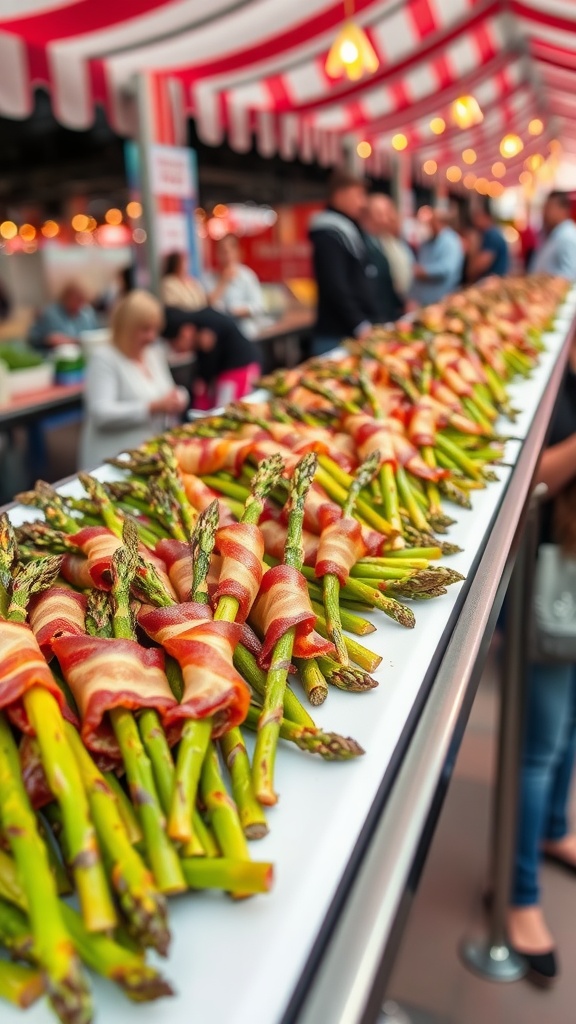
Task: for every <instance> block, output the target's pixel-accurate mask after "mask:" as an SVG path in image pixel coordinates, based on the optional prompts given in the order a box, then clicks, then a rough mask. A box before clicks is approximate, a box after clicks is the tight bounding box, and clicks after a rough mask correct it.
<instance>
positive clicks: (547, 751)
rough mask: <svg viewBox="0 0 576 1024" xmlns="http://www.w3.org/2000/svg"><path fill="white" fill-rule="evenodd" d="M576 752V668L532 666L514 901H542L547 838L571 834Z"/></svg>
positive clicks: (519, 903) (523, 904)
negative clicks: (542, 858) (569, 811)
mask: <svg viewBox="0 0 576 1024" xmlns="http://www.w3.org/2000/svg"><path fill="white" fill-rule="evenodd" d="M575 752H576V666H574V665H532V666H531V667H530V675H529V678H528V690H527V706H526V723H525V737H524V750H523V757H522V767H521V775H520V802H519V815H518V836H517V840H516V861H515V868H514V877H513V886H512V903H513V905H514V906H518V907H527V906H533V905H534V904H537V903H538V902H539V888H538V866H539V860H540V850H541V846H542V843H543V842H544V841H545V840H547V839H548V840H558V839H562V837H563V836H565V835H566V834H567V832H568V821H567V808H568V798H569V793H570V782H571V779H572V768H573V765H574V754H575Z"/></svg>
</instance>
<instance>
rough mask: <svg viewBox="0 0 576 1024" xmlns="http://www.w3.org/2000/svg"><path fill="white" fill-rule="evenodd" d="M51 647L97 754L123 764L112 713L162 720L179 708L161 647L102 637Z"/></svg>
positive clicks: (63, 639)
mask: <svg viewBox="0 0 576 1024" xmlns="http://www.w3.org/2000/svg"><path fill="white" fill-rule="evenodd" d="M52 647H53V651H54V654H55V655H56V657H57V658H58V661H59V662H60V667H61V669H62V672H63V674H64V678H65V679H66V682H67V683H68V685H69V687H70V689H71V691H72V694H73V696H74V700H75V701H76V704H77V706H78V710H79V712H80V717H81V722H82V724H81V727H80V735H81V736H82V739H83V741H84V743H85V745H86V746H87V747H88V749H89V750H92V751H94V753H99V754H104V755H107V756H108V757H112V758H114V759H115V760H121V755H120V748H119V747H118V744H117V742H116V738H115V736H114V733H113V731H112V727H111V725H110V723H109V722H108V720H107V719H106V712H107V711H111V710H112V708H128V709H129V710H131V711H134V710H136V709H137V708H154V709H155V710H156V711H158V713H159V714H160V715H161V717H162V718H163V719H164V718H165V717H166V715H167V713H168V712H169V711H170V710H171V708H173V707H174V706H175V705H176V704H177V701H176V699H175V697H174V694H173V693H172V690H171V689H170V684H169V682H168V680H167V678H166V673H165V671H164V652H163V651H161V650H160V649H159V648H157V647H153V648H145V647H141V646H140V644H138V643H136V641H135V640H118V639H110V638H106V637H101V636H61V637H57V638H56V639H55V640H54V641H53V644H52Z"/></svg>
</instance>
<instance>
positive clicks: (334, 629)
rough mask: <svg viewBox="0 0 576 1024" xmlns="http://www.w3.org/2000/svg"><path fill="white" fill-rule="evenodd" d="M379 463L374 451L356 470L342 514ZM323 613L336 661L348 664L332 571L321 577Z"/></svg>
mask: <svg viewBox="0 0 576 1024" xmlns="http://www.w3.org/2000/svg"><path fill="white" fill-rule="evenodd" d="M379 463H380V452H378V451H374V452H372V454H371V455H369V456H368V458H367V459H365V461H364V462H362V463H361V465H360V466H359V467H358V469H357V470H356V473H355V475H354V479H353V481H352V483H351V485H350V489H349V492H348V497H347V498H346V502H345V504H344V508H343V510H342V511H343V514H344V516H345V517H346V516H351V515H352V513H353V511H354V506H355V504H356V501H357V499H358V495H359V494H360V491H361V490H362V489H363V488H364V487H366V486H367V485H368V484H369V483H370V481H371V480H372V479H373V477H374V474H375V473H376V471H377V469H378V465H379ZM322 591H323V598H324V614H325V617H326V626H327V629H328V635H329V637H330V639H331V640H332V643H333V644H334V647H335V648H336V657H337V658H338V661H339V662H340V663H341V664H342V665H344V667H346V666H347V665H348V664H349V659H348V651H347V648H346V644H345V642H344V633H343V628H342V618H341V614H340V580H339V579H338V576H336V575H334V574H333V573H326V575H325V576H324V577H323V579H322Z"/></svg>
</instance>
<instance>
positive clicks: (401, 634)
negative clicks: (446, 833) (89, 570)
mask: <svg viewBox="0 0 576 1024" xmlns="http://www.w3.org/2000/svg"><path fill="white" fill-rule="evenodd" d="M575 312H576V293H574V292H572V293H570V295H569V296H568V298H567V299H566V300H565V302H564V303H563V305H562V307H561V308H560V309H559V310H558V312H557V315H556V318H555V322H554V325H553V327H552V328H551V329H550V330H548V331H547V332H546V334H545V335H544V338H543V341H544V349H543V351H542V352H541V354H540V357H539V360H538V364H537V365H536V366H535V368H534V369H533V372H532V373H531V375H530V377H525V378H524V379H522V380H521V381H520V382H518V381H517V380H515V381H514V382H513V383H512V384H510V387H509V391H510V398H511V401H512V403H513V404H514V406H516V407H517V409H518V410H519V415H518V417H517V419H516V421H515V423H514V426H513V428H511V427H510V423H509V421H506V420H499V421H498V423H497V429H498V432H499V433H503V434H508V435H509V434H511V433H513V435H514V438H513V439H511V440H509V441H508V442H507V443H506V448H505V453H504V458H503V460H502V462H501V464H500V465H499V467H498V469H497V478H498V479H497V480H494V481H492V482H491V483H490V485H489V486H488V487H486V488H485V489H481V490H475V491H474V492H473V494H472V509H471V510H466V509H458V511H457V515H456V516H455V518H456V520H457V521H456V523H455V524H454V525H453V526H452V527H451V528H450V532H449V540H450V542H451V543H453V544H456V545H458V546H459V547H460V548H461V549H462V550H461V551H460V552H459V553H455V554H452V555H450V557H449V558H447V559H446V560H445V564H447V565H449V566H450V568H451V569H453V570H456V571H457V572H459V573H461V574H462V575H463V576H465V577H466V580H465V582H463V583H462V584H460V585H456V586H451V587H450V588H449V590H448V591H447V592H446V593H444V594H443V595H442V596H441V597H439V599H438V600H430V601H421V602H419V603H418V605H417V607H416V619H417V622H416V627H415V629H414V631H409V630H402V629H401V628H400V627H399V626H398V625H397V624H396V623H394V622H390V621H389V620H387V619H385V618H384V616H383V615H382V614H381V613H379V612H378V611H375V612H374V613H373V614H368V615H367V618H368V619H369V620H370V621H372V622H373V624H374V625H375V626H376V631H375V632H374V633H372V634H370V636H369V637H368V638H367V641H366V642H367V643H368V641H369V647H370V648H371V649H372V650H373V651H374V652H375V653H376V654H378V655H379V656H381V658H382V662H381V666H380V669H379V670H378V672H376V673H375V678H376V680H377V681H378V683H379V686H378V687H377V688H374V689H370V690H369V691H368V692H365V693H363V694H361V695H358V696H354V695H352V694H350V693H344V692H341V691H340V690H338V689H334V688H333V687H331V688H330V694H329V698H328V700H327V701H326V704H325V706H323V707H322V708H320V709H315V708H313V709H312V710H313V711H314V717H315V719H316V720H317V721H320V722H321V723H322V725H323V726H324V727H326V728H328V727H329V728H330V729H331V730H334V731H336V732H337V733H339V734H341V735H342V736H352V737H353V738H354V740H355V741H357V743H359V744H360V745H361V747H362V748H363V749H364V750H365V751H366V753H365V754H364V755H363V756H360V757H355V758H354V759H352V760H350V761H345V762H342V763H339V764H338V763H336V764H327V763H326V762H324V761H322V760H320V759H314V758H310V757H306V756H303V755H302V753H301V752H299V751H296V750H293V749H290V748H287V747H283V746H281V748H280V749H279V752H278V759H277V770H276V781H277V787H278V789H279V792H280V794H281V800H280V803H279V805H278V806H277V807H273V808H269V809H268V818H269V824H270V827H271V828H270V833H269V835H267V836H266V837H265V838H262V839H260V840H259V841H258V843H253V844H251V852H252V855H253V856H254V857H255V858H256V859H257V860H258V861H263V862H271V863H273V864H274V865H275V881H274V886H273V888H272V891H271V892H269V893H267V894H263V895H260V896H258V897H257V898H254V899H251V900H242V901H239V902H238V901H230V900H228V899H225V898H221V897H219V898H215V897H214V896H211V895H210V894H208V893H196V894H194V895H189V896H181V897H179V898H178V899H177V900H175V901H173V902H172V903H171V907H170V920H171V924H172V931H173V942H172V947H171V950H170V958H169V960H168V962H167V964H166V965H164V964H163V965H162V970H163V973H165V975H166V976H167V977H168V978H169V979H170V980H171V982H172V983H173V985H174V988H175V997H174V998H172V999H170V1000H164V1001H162V1002H161V1003H160V1004H155V1003H151V1004H149V1005H137V1006H136V1005H131V1004H130V1003H127V1002H126V1001H125V1000H123V999H122V997H121V995H120V994H119V993H118V992H117V991H116V990H115V989H114V988H113V987H112V986H111V985H110V984H107V983H106V982H102V981H100V980H99V979H97V980H96V981H95V983H94V990H95V1003H96V1007H97V1011H98V1015H99V1019H100V1018H101V1019H103V1020H106V1021H108V1022H110V1024H116V1022H120V1021H121V1020H122V1021H132V1020H134V1021H136V1020H137V1019H138V1020H140V1021H141V1020H150V1021H152V1020H156V1019H158V1014H159V1013H160V1012H161V1014H162V1017H163V1019H164V1020H166V1021H174V1022H180V1021H184V1020H188V1019H189V1017H190V1015H191V1014H193V1016H194V1019H196V1020H199V1021H208V1020H210V1021H213V1022H215V1024H219V1022H222V1024H223V1022H224V1021H226V1022H227V1024H228V1022H232V1024H248V1022H251V1021H253V1020H258V1021H266V1022H270V1024H272V1022H274V1024H280V1022H282V1024H288V1022H291V1021H296V1020H300V1021H310V1022H316V1021H319V1020H321V1019H323V1020H329V1021H330V1022H331V1024H333V1022H337V1021H338V1022H340V1021H341V1022H342V1024H344V1022H346V1024H352V1022H360V1021H364V1020H366V1021H367V1020H371V1019H374V1016H375V1009H376V1008H377V1005H378V1003H377V1000H378V996H379V995H380V993H381V988H382V984H383V981H384V980H385V976H386V970H384V971H382V970H381V964H382V959H383V957H384V958H385V957H386V951H387V949H388V957H390V956H391V955H392V944H391V940H392V939H393V936H394V925H395V922H397V921H399V920H401V916H402V915H401V914H400V916H399V911H401V908H402V905H403V903H404V902H405V900H406V895H407V894H409V893H410V892H411V891H412V890H413V887H414V882H415V879H416V877H417V874H418V870H419V867H420V865H421V861H422V858H423V856H424V855H425V851H426V848H427V845H428V842H429V839H430V834H431V826H432V825H433V823H434V820H435V816H436V814H437V812H438V806H439V801H440V800H441V796H442V794H443V791H444V789H445V787H446V785H447V782H448V780H449V776H450V772H451V766H452V764H453V759H454V756H455V752H456V750H457V747H458V744H459V740H460V738H461V734H462V730H463V728H464V726H465V721H466V717H467V712H468V710H469V707H470V704H471V701H472V699H473V695H474V692H475V686H476V683H477V680H478V669H479V667H480V666H481V663H482V657H483V654H485V649H486V644H487V640H488V639H489V636H490V631H491V628H492V627H493V625H494V618H495V615H496V613H497V609H498V601H499V597H501V593H502V585H501V581H502V580H504V581H505V580H506V579H507V577H508V575H509V572H510V567H511V564H512V560H513V556H514V550H515V549H514V544H515V537H516V535H517V528H518V525H519V523H520V522H521V519H522V515H523V509H524V506H525V503H526V501H527V498H528V496H529V493H530V486H531V480H532V477H533V473H534V470H535V467H536V464H537V460H538V456H539V452H540V450H541V448H542V445H543V443H544V440H545V435H546V430H547V426H548V423H549V420H550V416H551V413H552V408H553V405H554V400H555V395H556V393H557V390H558V387H559V384H560V380H561V376H562V371H563V366H564V363H565V360H566V357H567V354H568V349H569V346H570V344H571V342H572V336H573V327H572V322H573V317H574V313H575ZM96 476H97V478H98V479H100V480H114V479H123V473H122V472H121V471H120V470H117V469H114V468H113V467H103V468H102V470H101V471H99V472H98V473H97V474H96ZM61 492H62V494H65V495H72V496H74V497H76V498H79V497H80V496H81V494H82V488H81V485H80V483H79V481H72V482H69V483H67V484H65V485H64V486H63V487H62V489H61ZM9 514H10V518H11V520H12V522H13V523H14V524H15V525H18V524H20V523H23V522H25V521H26V520H28V519H30V508H25V507H24V506H20V505H16V506H12V507H10V509H9ZM407 550H408V551H409V549H407ZM250 749H251V748H250ZM389 943H390V946H389ZM152 959H153V958H152ZM153 962H156V961H155V960H153ZM158 963H159V961H158ZM223 979H224V980H223ZM19 1019H20V1015H19V1013H18V1011H16V1010H12V1009H10V1008H8V1009H7V1008H5V1007H3V1020H6V1021H7V1022H8V1024H12V1021H14V1022H15V1021H17V1020H19ZM28 1019H29V1020H30V1021H31V1022H32V1024H44V1021H47V1020H48V1019H50V1017H49V1012H48V1010H47V1008H46V1007H45V1005H43V1004H39V1005H38V1006H37V1007H35V1008H33V1009H32V1010H30V1011H29V1013H28Z"/></svg>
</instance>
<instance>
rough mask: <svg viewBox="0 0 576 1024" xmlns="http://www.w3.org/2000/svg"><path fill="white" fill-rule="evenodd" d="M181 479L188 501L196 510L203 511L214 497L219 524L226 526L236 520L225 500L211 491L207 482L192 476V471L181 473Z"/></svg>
mask: <svg viewBox="0 0 576 1024" xmlns="http://www.w3.org/2000/svg"><path fill="white" fill-rule="evenodd" d="M182 481H183V483H184V490H185V491H186V497H187V498H188V501H189V502H190V504H191V505H193V506H194V508H195V509H197V510H198V512H203V511H204V509H205V508H208V505H211V504H212V502H213V501H214V499H215V498H216V499H217V500H218V522H219V524H220V526H227V525H228V523H235V522H236V520H235V519H234V516H233V515H232V513H231V511H230V509H229V508H228V506H227V504H226V502H225V501H222V498H221V497H220V495H219V494H217V493H216V491H213V490H212V488H211V487H208V484H205V483H204V481H203V480H200V478H199V477H197V476H194V475H193V474H192V473H182Z"/></svg>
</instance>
